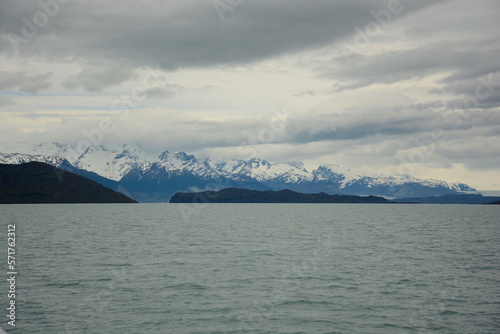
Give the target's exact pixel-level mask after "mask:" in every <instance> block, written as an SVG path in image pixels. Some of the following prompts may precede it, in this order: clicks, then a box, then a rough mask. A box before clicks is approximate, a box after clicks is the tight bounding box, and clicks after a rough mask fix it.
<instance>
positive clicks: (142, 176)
mask: <svg viewBox="0 0 500 334" xmlns="http://www.w3.org/2000/svg"><path fill="white" fill-rule="evenodd" d="M16 150H17V151H20V149H19V147H17V148H16ZM23 150H24V152H20V153H19V154H8V153H4V154H0V163H12V164H18V163H23V162H27V161H32V160H34V161H41V162H46V163H49V164H51V165H54V166H57V167H59V166H60V165H61V164H62V163H64V161H65V159H66V160H67V161H69V163H71V165H73V166H74V167H76V168H79V169H83V170H88V171H92V172H94V173H97V174H99V175H100V176H102V177H105V178H108V179H111V180H114V181H120V180H122V179H124V178H125V177H127V182H129V183H128V186H129V187H134V186H135V185H136V184H140V183H141V182H146V181H142V180H148V182H150V183H151V180H155V179H157V180H158V182H157V184H158V185H157V186H158V187H163V188H158V189H155V191H156V192H157V193H158V192H161V191H167V190H165V189H167V188H168V193H169V194H170V193H171V192H172V191H176V190H177V191H178V190H179V189H177V188H179V187H181V186H182V187H184V186H185V188H189V186H190V184H189V183H190V182H195V181H193V178H196V180H197V181H196V182H197V184H196V186H197V187H200V185H202V184H203V182H210V180H212V181H213V180H220V179H221V177H222V178H225V179H228V180H233V181H234V182H236V183H238V182H247V183H246V184H247V185H248V184H249V183H248V182H251V183H252V184H254V185H255V184H261V185H262V186H263V187H267V188H269V189H285V188H289V189H291V190H295V191H301V192H320V191H324V192H327V193H346V194H357V195H369V194H371V195H380V196H387V197H411V196H415V197H418V196H428V195H439V194H444V193H447V192H461V191H473V190H474V189H472V188H470V187H469V186H467V185H464V184H461V183H448V182H445V181H439V180H422V179H417V178H414V177H409V176H406V177H403V176H381V175H365V174H362V173H358V172H356V171H352V170H349V169H345V168H342V167H340V166H338V165H333V164H332V165H320V166H318V167H317V168H316V169H314V170H312V171H309V170H307V169H306V168H304V166H303V165H302V163H300V162H299V163H297V162H295V163H286V162H268V161H265V160H261V159H257V158H252V159H249V160H238V159H225V160H211V159H205V160H199V159H197V158H196V157H195V156H193V155H188V154H186V153H184V152H170V151H164V152H146V151H144V150H142V149H141V148H140V147H137V146H134V145H122V146H115V147H104V146H93V147H90V148H88V149H86V150H85V151H84V152H81V154H77V153H76V152H77V149H76V147H75V146H74V145H67V144H60V143H46V144H42V145H36V146H32V147H26V148H24V149H23ZM174 176H175V177H176V179H175V181H176V182H177V183H176V184H175V187H174V186H173V185H172V186H171V185H169V184H170V183H168V182H169V181H171V182H173V179H172V180H171V177H174ZM183 177H184V179H183ZM186 177H189V180H188V179H185V178H186ZM160 180H162V181H161V182H160ZM203 180H205V181H203ZM130 182H132V184H131V183H130ZM184 183H185V184H184ZM148 187H150V188H151V185H148ZM169 187H172V189H170V188H169ZM176 187H177V188H176ZM143 188H144V186H143V187H142V188H141V189H143ZM150 188H147V190H141V191H149V190H148V189H150ZM174 188H175V189H174ZM180 189H184V188H180ZM151 191H152V190H151Z"/></svg>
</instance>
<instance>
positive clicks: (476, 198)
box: [393, 194, 500, 204]
mask: <svg viewBox="0 0 500 334" xmlns="http://www.w3.org/2000/svg"><path fill="white" fill-rule="evenodd" d="M393 202H396V203H419V204H496V203H500V197H498V196H483V195H481V194H447V195H442V196H428V197H412V198H399V199H394V200H393Z"/></svg>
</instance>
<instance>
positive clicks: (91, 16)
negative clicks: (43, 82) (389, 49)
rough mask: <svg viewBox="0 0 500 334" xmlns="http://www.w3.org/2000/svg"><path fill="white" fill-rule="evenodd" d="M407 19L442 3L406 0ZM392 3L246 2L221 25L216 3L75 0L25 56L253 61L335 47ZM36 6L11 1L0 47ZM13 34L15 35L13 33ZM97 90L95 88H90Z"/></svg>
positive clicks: (22, 51)
mask: <svg viewBox="0 0 500 334" xmlns="http://www.w3.org/2000/svg"><path fill="white" fill-rule="evenodd" d="M401 3H402V6H403V8H404V11H403V12H402V13H401V15H398V17H395V18H394V19H396V18H402V17H404V16H405V15H408V14H410V13H412V12H415V11H418V10H420V9H422V8H424V7H426V6H429V5H431V4H434V3H436V1H431V0H422V1H418V2H416V1H413V2H411V1H410V0H402V1H401ZM386 7H387V1H386V0H372V1H335V2H333V1H320V0H311V1H293V2H291V1H285V0H279V1H272V2H269V1H264V0H256V1H247V2H244V3H243V4H241V5H239V6H238V7H236V8H234V10H233V11H232V12H228V13H226V17H227V18H226V19H225V20H224V21H223V22H221V21H219V18H218V15H217V12H216V10H215V9H214V7H213V5H212V2H211V1H199V0H187V1H173V0H170V1H152V0H142V1H129V2H126V4H124V2H123V1H97V0H93V1H72V2H70V3H69V4H67V5H61V6H60V8H59V10H58V12H57V14H56V15H54V17H49V19H48V22H47V24H46V25H45V26H43V27H40V28H37V27H36V26H35V28H36V29H37V30H38V31H37V32H36V33H33V35H34V37H33V38H27V39H28V42H27V43H21V44H19V45H18V49H19V55H22V56H25V57H29V56H32V55H33V54H36V55H38V56H40V57H45V58H46V59H52V60H53V59H59V60H67V59H69V58H71V59H80V60H81V61H86V60H88V59H94V60H95V59H113V62H115V63H116V62H119V63H120V64H123V66H133V67H138V66H143V65H146V66H153V67H155V66H157V65H158V66H160V67H162V68H163V69H176V68H180V67H203V66H213V65H221V64H233V63H244V62H252V61H256V60H260V59H264V58H268V57H273V56H276V55H279V54H283V53H285V52H293V51H299V50H303V49H306V48H313V47H318V46H322V45H325V44H327V43H331V42H333V41H335V40H338V39H340V38H343V37H345V36H347V35H350V34H352V33H353V29H354V27H355V26H357V25H364V24H366V23H367V22H369V21H371V20H373V17H372V16H371V15H370V11H371V10H377V11H379V10H383V9H385V8H386ZM40 10H41V8H40V6H39V5H38V2H37V1H29V2H28V1H22V2H20V1H4V2H3V3H2V10H1V11H0V12H1V13H2V14H0V22H2V24H1V25H0V32H1V34H2V36H3V39H2V40H3V42H2V44H0V50H3V52H4V53H5V52H7V53H10V52H12V46H11V45H10V44H11V43H10V41H9V38H8V34H9V33H14V34H16V35H18V36H23V34H22V31H23V30H22V29H23V26H25V25H26V23H25V22H24V21H22V17H25V18H27V19H28V21H30V22H32V21H33V14H36V13H37V12H39V11H40ZM10 36H12V35H10ZM91 88H94V87H93V86H92V85H91Z"/></svg>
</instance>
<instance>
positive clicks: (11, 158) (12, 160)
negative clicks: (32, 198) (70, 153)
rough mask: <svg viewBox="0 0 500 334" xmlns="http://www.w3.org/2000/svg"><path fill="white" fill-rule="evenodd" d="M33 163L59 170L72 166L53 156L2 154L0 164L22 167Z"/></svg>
mask: <svg viewBox="0 0 500 334" xmlns="http://www.w3.org/2000/svg"><path fill="white" fill-rule="evenodd" d="M31 161H37V162H44V163H47V164H49V165H52V166H54V167H57V168H61V167H64V166H71V164H70V163H69V162H68V161H67V160H66V159H64V158H61V157H59V156H55V155H51V156H45V155H31V154H25V153H0V163H2V164H9V165H20V164H24V163H27V162H31Z"/></svg>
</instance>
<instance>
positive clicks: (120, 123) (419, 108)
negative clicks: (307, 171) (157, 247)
mask: <svg viewBox="0 0 500 334" xmlns="http://www.w3.org/2000/svg"><path fill="white" fill-rule="evenodd" d="M499 137H500V1H498V0H476V1H470V0H456V1H452V0H450V1H443V0H432V1H430V0H418V1H417V0H413V1H411V0H401V1H393V0H391V1H387V0H384V1H380V0H370V1H353V0H341V1H324V0H275V1H270V0H215V1H213V0H177V1H172V0H165V1H156V0H134V1H124V0H120V1H118V0H116V1H111V0H106V1H102V0H85V1H78V0H72V1H68V0H64V1H63V0H59V1H57V0H41V1H18V0H0V140H1V142H2V144H4V146H5V145H10V144H11V143H16V142H26V143H41V142H48V141H57V142H63V143H77V142H81V141H85V140H87V141H94V142H95V143H102V144H104V145H115V144H124V143H136V144H139V145H142V146H143V147H144V148H145V149H147V150H166V149H169V150H174V151H186V152H189V153H194V154H195V155H197V156H200V157H208V156H210V157H214V158H223V157H227V158H244V159H248V158H249V157H251V156H256V157H259V158H263V159H267V160H270V161H297V160H299V161H304V162H305V163H306V166H308V167H315V166H316V165H317V164H319V163H336V164H339V165H341V166H343V167H346V168H353V169H359V170H364V171H370V172H379V173H388V174H400V173H408V174H412V175H414V176H417V177H423V178H437V179H443V180H447V181H462V182H466V183H468V184H470V185H471V186H474V187H477V188H479V189H483V190H494V189H496V190H500V141H499V139H500V138H499Z"/></svg>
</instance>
